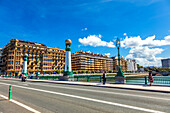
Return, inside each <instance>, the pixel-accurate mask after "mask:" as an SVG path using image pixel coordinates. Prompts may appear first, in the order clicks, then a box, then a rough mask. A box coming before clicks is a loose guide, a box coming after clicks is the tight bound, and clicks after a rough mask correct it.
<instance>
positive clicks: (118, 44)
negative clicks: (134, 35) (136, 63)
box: [116, 37, 125, 77]
mask: <svg viewBox="0 0 170 113" xmlns="http://www.w3.org/2000/svg"><path fill="white" fill-rule="evenodd" d="M116 47H117V49H118V63H119V70H118V72H117V75H116V76H123V77H125V76H124V75H123V72H122V71H121V65H120V52H119V49H120V39H119V38H118V37H117V40H116Z"/></svg>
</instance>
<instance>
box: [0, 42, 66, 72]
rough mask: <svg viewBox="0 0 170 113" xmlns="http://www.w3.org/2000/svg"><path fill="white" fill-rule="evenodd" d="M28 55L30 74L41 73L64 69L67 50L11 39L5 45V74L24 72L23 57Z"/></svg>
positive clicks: (3, 57) (3, 55) (3, 68)
mask: <svg viewBox="0 0 170 113" xmlns="http://www.w3.org/2000/svg"><path fill="white" fill-rule="evenodd" d="M25 54H27V55H28V61H27V70H28V74H31V73H33V74H35V73H36V72H37V65H39V72H40V73H41V74H46V73H48V74H51V73H55V72H56V70H64V64H65V62H64V61H65V50H63V49H59V48H54V47H47V46H46V45H44V44H40V43H35V42H30V41H22V40H18V39H11V40H10V43H8V44H7V45H6V46H4V47H3V53H2V59H3V67H2V72H3V74H8V75H9V74H10V72H11V71H12V74H13V75H18V74H21V73H22V68H23V62H24V60H23V57H24V55H25Z"/></svg>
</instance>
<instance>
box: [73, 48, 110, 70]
mask: <svg viewBox="0 0 170 113" xmlns="http://www.w3.org/2000/svg"><path fill="white" fill-rule="evenodd" d="M71 58H72V59H71V60H72V61H71V63H72V70H74V71H79V70H81V71H82V70H88V71H90V72H102V71H109V70H113V59H112V58H109V57H107V56H106V55H102V54H94V53H89V52H84V51H78V52H75V53H73V54H72V55H71Z"/></svg>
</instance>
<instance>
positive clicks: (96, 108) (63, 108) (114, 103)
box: [0, 79, 170, 113]
mask: <svg viewBox="0 0 170 113" xmlns="http://www.w3.org/2000/svg"><path fill="white" fill-rule="evenodd" d="M9 84H11V85H13V90H12V99H13V100H15V101H18V102H20V103H23V104H25V105H27V106H29V107H30V108H33V109H35V110H37V111H39V112H42V113H140V112H141V113H143V112H152V113H155V112H158V113H159V112H160V113H161V112H166V113H168V112H169V113H170V94H168V93H158V92H146V91H135V90H125V89H115V88H106V87H92V86H79V85H66V84H56V83H45V82H36V81H34V82H28V81H27V82H21V81H16V80H15V81H14V80H3V79H0V95H4V96H8V88H9ZM0 100H3V99H1V98H0ZM2 102H3V101H0V108H1V109H2V108H3V111H1V109H0V113H8V110H6V111H5V109H4V106H3V103H2ZM15 106H17V105H15ZM9 107H10V106H9ZM6 108H8V107H7V106H6ZM21 110H22V112H23V113H29V112H31V111H29V110H27V109H24V108H22V107H21V106H17V107H13V112H15V113H17V112H19V111H21Z"/></svg>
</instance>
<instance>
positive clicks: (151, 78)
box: [148, 71, 153, 86]
mask: <svg viewBox="0 0 170 113" xmlns="http://www.w3.org/2000/svg"><path fill="white" fill-rule="evenodd" d="M148 81H149V82H150V86H152V83H153V76H152V72H151V71H150V72H149V76H148Z"/></svg>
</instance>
